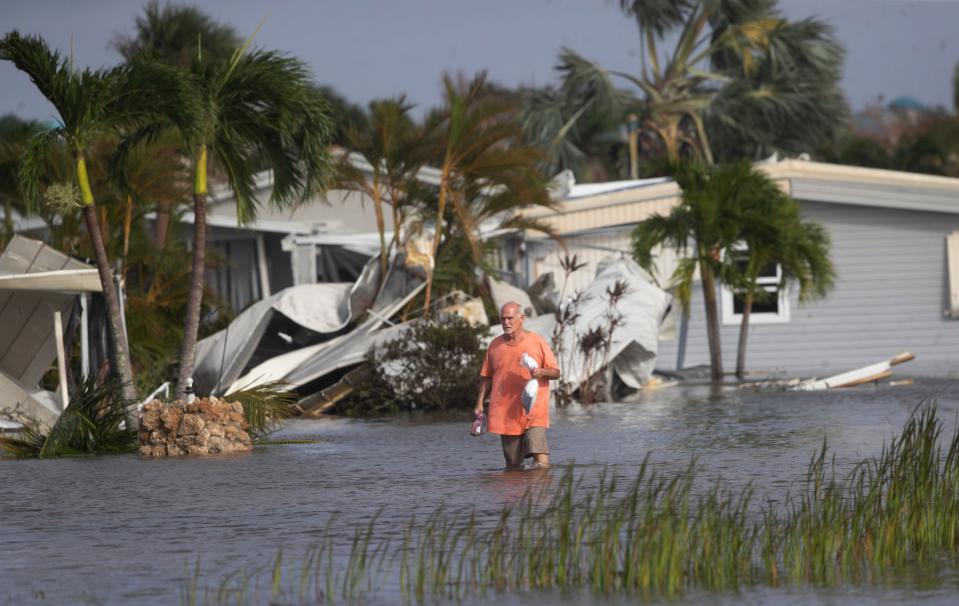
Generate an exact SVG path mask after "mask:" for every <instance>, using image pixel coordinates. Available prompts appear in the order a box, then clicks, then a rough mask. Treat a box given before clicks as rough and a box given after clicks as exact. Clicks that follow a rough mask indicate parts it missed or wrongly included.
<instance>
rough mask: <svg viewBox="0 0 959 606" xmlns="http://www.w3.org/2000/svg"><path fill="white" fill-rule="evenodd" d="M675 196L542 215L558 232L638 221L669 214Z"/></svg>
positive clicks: (566, 232)
mask: <svg viewBox="0 0 959 606" xmlns="http://www.w3.org/2000/svg"><path fill="white" fill-rule="evenodd" d="M676 202H677V198H675V197H669V198H662V199H657V200H649V201H643V202H634V201H632V202H620V203H616V204H611V205H608V206H599V207H596V208H589V209H584V210H574V211H569V212H565V213H562V214H558V215H552V216H548V217H544V220H545V221H546V222H548V223H549V224H550V225H551V226H552V227H553V229H555V230H556V231H558V232H559V233H560V234H571V233H575V232H581V231H584V230H590V229H597V228H606V227H612V226H616V225H631V224H635V223H639V222H640V221H643V220H645V219H648V218H649V217H651V216H653V215H656V214H663V215H666V214H669V212H670V211H671V210H672V208H673V206H674V205H675V204H676Z"/></svg>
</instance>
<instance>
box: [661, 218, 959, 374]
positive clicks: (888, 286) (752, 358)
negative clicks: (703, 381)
mask: <svg viewBox="0 0 959 606" xmlns="http://www.w3.org/2000/svg"><path fill="white" fill-rule="evenodd" d="M802 209H803V214H804V216H805V217H806V218H808V219H813V220H816V221H819V222H820V223H822V224H823V225H824V226H825V227H826V228H827V229H828V230H829V232H830V234H831V236H832V259H833V262H834V263H835V265H836V268H837V272H838V275H839V277H838V280H837V285H836V288H835V289H834V290H833V291H832V292H831V293H830V294H829V295H828V296H827V297H826V298H825V299H823V300H821V301H815V302H812V303H808V304H806V305H804V306H800V305H799V304H798V301H797V297H796V293H795V292H791V293H790V301H789V306H790V319H789V321H788V322H786V323H782V324H752V325H751V326H750V335H749V343H748V348H747V369H748V370H750V371H753V372H764V371H783V372H786V373H788V374H790V375H817V376H820V377H821V376H825V375H828V374H830V373H833V372H838V371H842V370H848V369H851V368H855V367H858V366H862V365H865V364H869V363H873V362H878V361H881V360H883V359H886V358H889V357H892V356H893V355H895V354H896V353H897V352H899V351H903V350H908V351H911V352H913V353H915V354H917V358H916V360H914V361H913V362H910V363H909V364H908V365H906V366H903V367H901V368H902V370H901V371H900V373H899V374H904V375H915V376H955V375H956V374H957V372H959V320H953V319H949V318H946V317H945V316H944V311H945V310H946V308H947V307H948V301H947V295H948V293H947V284H946V276H947V273H946V272H947V268H946V244H945V238H946V235H947V234H948V233H949V232H951V231H952V230H956V229H959V216H957V215H953V214H944V213H933V212H918V211H904V210H895V209H886V208H874V207H872V208H871V207H856V206H849V205H840V204H825V203H815V202H803V203H802ZM738 335H739V326H738V325H724V326H723V327H722V337H721V341H722V345H723V363H724V365H725V367H726V370H727V372H729V371H732V370H733V369H734V367H735V360H736V345H737V339H738ZM676 348H677V341H675V340H673V341H666V342H662V343H661V344H660V352H659V364H658V366H659V367H660V368H663V369H672V368H675V365H676ZM708 359H709V354H708V347H707V342H706V331H705V319H704V313H703V303H702V292H701V290H700V287H699V285H698V284H697V285H696V289H695V290H694V294H693V301H692V309H691V317H690V324H689V337H688V341H687V345H686V359H685V366H687V367H689V366H694V365H697V364H707V363H708Z"/></svg>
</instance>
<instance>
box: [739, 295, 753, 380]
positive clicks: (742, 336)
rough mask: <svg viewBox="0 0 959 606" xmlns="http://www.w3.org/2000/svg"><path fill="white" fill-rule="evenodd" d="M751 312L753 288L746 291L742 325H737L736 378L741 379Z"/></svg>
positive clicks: (744, 367) (744, 371)
mask: <svg viewBox="0 0 959 606" xmlns="http://www.w3.org/2000/svg"><path fill="white" fill-rule="evenodd" d="M752 311H753V287H752V286H751V285H750V288H749V290H748V291H746V301H745V305H744V306H743V323H742V324H740V325H739V344H738V345H737V348H736V378H738V379H742V378H743V377H744V376H745V375H746V340H747V339H748V338H749V316H750V314H752Z"/></svg>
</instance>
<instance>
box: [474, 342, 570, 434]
mask: <svg viewBox="0 0 959 606" xmlns="http://www.w3.org/2000/svg"><path fill="white" fill-rule="evenodd" d="M524 352H525V353H528V354H529V355H530V357H532V358H533V359H534V360H536V363H537V364H539V367H540V368H559V365H558V364H557V363H556V356H554V355H553V351H552V350H551V349H550V348H549V345H548V344H547V343H546V340H545V339H543V337H541V336H539V335H538V334H536V333H533V332H529V331H526V334H524V335H523V336H522V337H521V338H520V339H518V340H517V341H516V342H515V343H508V342H507V341H506V339H505V338H504V337H503V336H502V335H500V336H498V337H496V338H495V339H493V342H492V343H490V344H489V349H487V350H486V358H485V359H484V360H483V368H482V370H480V376H482V377H487V378H491V379H492V380H493V385H492V390H491V392H490V397H489V415H488V419H487V427H488V428H489V432H490V433H498V434H500V435H504V436H518V435H521V434H522V433H523V432H524V431H526V429H528V428H530V427H549V381H548V380H546V379H540V380H539V391H538V392H537V393H536V403H535V404H533V410H532V411H531V412H530V414H528V415H527V414H526V410H525V409H524V408H523V402H522V400H521V399H520V397H521V394H522V393H523V388H524V387H526V383H527V381H529V380H530V378H531V377H530V374H529V370H527V369H526V366H524V365H523V363H522V359H523V353H524Z"/></svg>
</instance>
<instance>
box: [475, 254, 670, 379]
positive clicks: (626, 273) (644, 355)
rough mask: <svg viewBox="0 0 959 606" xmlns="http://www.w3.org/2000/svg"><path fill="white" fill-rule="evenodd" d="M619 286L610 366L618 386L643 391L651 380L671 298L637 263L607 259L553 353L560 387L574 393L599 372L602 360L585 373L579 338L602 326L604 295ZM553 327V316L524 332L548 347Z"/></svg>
mask: <svg viewBox="0 0 959 606" xmlns="http://www.w3.org/2000/svg"><path fill="white" fill-rule="evenodd" d="M617 280H625V281H626V283H627V285H628V288H627V293H626V295H625V296H624V297H623V298H622V299H621V300H620V302H619V304H618V306H617V310H618V311H619V313H621V314H622V316H623V318H624V323H623V324H622V325H621V326H619V327H617V328H616V330H615V332H614V333H613V342H612V346H611V348H610V354H609V361H610V365H611V366H612V368H613V371H614V372H615V373H616V374H617V376H619V378H620V380H622V381H623V383H625V384H626V385H627V386H628V387H631V388H633V389H641V388H642V386H643V384H644V383H645V382H646V381H647V380H649V377H650V376H651V375H652V373H653V369H654V367H655V365H656V354H657V353H658V351H659V332H660V328H661V325H662V323H663V320H664V318H665V317H666V312H667V310H668V309H669V305H670V302H671V301H672V297H671V296H670V295H669V294H668V293H666V292H665V291H663V290H662V289H660V288H659V287H658V286H656V285H655V284H654V283H653V281H652V279H651V278H650V276H649V274H648V273H647V272H646V271H645V270H644V269H643V268H641V267H640V266H639V265H637V264H636V263H635V262H633V261H631V260H629V259H625V258H619V257H616V256H610V257H607V258H605V259H603V261H601V262H600V264H599V266H598V267H597V270H596V277H595V279H593V281H592V282H591V283H590V284H589V285H588V286H587V287H586V289H585V290H584V293H585V297H583V298H582V299H581V301H580V304H579V305H578V306H577V307H576V310H575V313H576V314H578V318H577V320H576V322H575V324H573V325H572V326H570V327H567V329H566V330H565V332H564V335H563V342H562V347H561V349H562V353H561V352H558V351H557V352H555V353H556V354H557V356H558V358H559V359H558V360H557V361H558V362H559V365H560V372H561V373H562V379H561V380H562V381H563V382H564V383H568V384H572V385H573V386H574V387H575V385H577V384H579V383H581V382H582V381H584V380H585V379H586V377H587V376H588V375H589V374H593V373H595V372H597V371H598V370H599V365H600V364H602V360H596V361H595V363H594V364H593V367H591V368H589V369H587V368H585V359H584V356H583V355H582V354H581V353H580V351H579V338H580V337H581V336H582V335H583V334H585V333H586V332H587V331H588V330H589V329H590V328H593V327H598V326H606V318H605V315H606V312H607V309H608V303H607V300H608V299H607V296H606V290H607V288H611V287H612V286H613V285H614V284H615V283H616V281H617ZM565 304H568V302H567V303H565ZM555 326H556V317H555V316H554V315H553V314H547V315H542V316H539V317H536V318H528V319H527V320H526V321H525V322H524V324H523V327H524V328H525V329H526V330H531V331H533V332H536V333H538V334H539V335H541V336H542V337H543V338H545V339H546V340H547V341H548V342H551V339H552V335H553V329H554V327H555ZM492 334H493V336H495V335H499V334H502V327H500V326H494V327H493V330H492Z"/></svg>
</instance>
